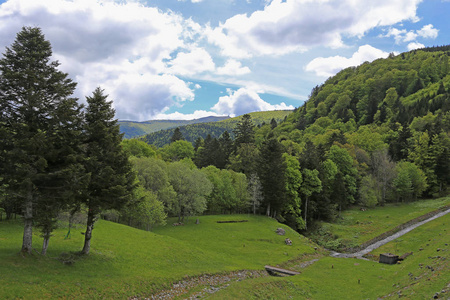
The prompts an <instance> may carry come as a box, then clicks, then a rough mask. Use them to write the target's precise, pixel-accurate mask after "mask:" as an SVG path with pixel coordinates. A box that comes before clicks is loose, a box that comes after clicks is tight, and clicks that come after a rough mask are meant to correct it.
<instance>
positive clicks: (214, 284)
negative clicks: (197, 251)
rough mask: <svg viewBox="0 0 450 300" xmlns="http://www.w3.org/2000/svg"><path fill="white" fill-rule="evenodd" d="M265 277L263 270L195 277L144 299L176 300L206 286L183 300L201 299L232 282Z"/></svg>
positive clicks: (265, 273)
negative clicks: (199, 287)
mask: <svg viewBox="0 0 450 300" xmlns="http://www.w3.org/2000/svg"><path fill="white" fill-rule="evenodd" d="M265 276H268V274H267V272H266V271H261V270H259V271H256V270H252V271H249V270H243V271H235V272H230V273H226V274H215V275H202V276H199V277H194V278H190V279H187V280H183V281H179V282H177V283H174V284H173V287H172V288H171V289H170V290H165V291H161V292H159V293H158V294H155V295H152V296H150V297H148V298H144V299H146V300H150V299H151V300H156V299H158V300H160V299H163V300H168V299H174V298H175V297H183V295H186V294H189V292H190V290H192V289H194V288H196V287H198V286H204V288H203V289H202V290H201V291H199V292H196V293H193V294H191V295H190V296H188V297H186V298H183V299H199V298H202V297H204V296H207V295H210V294H213V293H215V292H218V291H220V290H221V289H224V288H226V287H228V286H229V285H230V283H231V282H235V281H242V280H244V279H249V278H257V277H265ZM135 299H136V298H135Z"/></svg>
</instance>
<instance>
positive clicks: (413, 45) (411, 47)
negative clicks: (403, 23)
mask: <svg viewBox="0 0 450 300" xmlns="http://www.w3.org/2000/svg"><path fill="white" fill-rule="evenodd" d="M407 48H408V51H411V50H415V49H420V48H425V45H424V44H421V43H417V42H414V43H409V44H408V46H407Z"/></svg>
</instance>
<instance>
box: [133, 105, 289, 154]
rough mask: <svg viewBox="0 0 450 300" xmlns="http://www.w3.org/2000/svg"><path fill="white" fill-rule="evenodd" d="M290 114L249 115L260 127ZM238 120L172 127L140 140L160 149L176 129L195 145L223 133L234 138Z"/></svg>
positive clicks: (260, 113)
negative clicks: (198, 141) (200, 139)
mask: <svg viewBox="0 0 450 300" xmlns="http://www.w3.org/2000/svg"><path fill="white" fill-rule="evenodd" d="M291 113H292V111H290V110H277V111H261V112H253V113H250V114H249V115H250V116H251V117H252V119H253V122H254V123H255V125H262V124H266V123H270V122H271V120H272V119H273V120H275V121H276V122H281V121H283V120H284V119H285V118H286V116H288V115H289V114H291ZM240 118H241V117H240V116H239V117H235V118H227V119H225V120H219V121H208V122H202V123H201V124H200V123H198V124H189V125H179V126H174V127H172V128H170V129H163V130H160V131H157V132H152V133H149V134H147V135H145V136H143V137H142V140H144V141H145V142H146V143H148V144H151V145H154V146H156V147H162V146H164V145H167V144H169V143H170V139H171V137H172V135H173V134H174V131H175V128H176V127H179V128H180V132H181V133H182V135H183V138H184V139H185V140H186V141H189V142H191V143H195V141H196V140H197V139H198V138H202V139H205V138H206V137H207V136H208V135H211V137H213V138H219V137H220V136H221V135H222V134H223V133H224V132H225V131H228V133H230V134H231V136H232V137H234V135H233V133H232V132H233V129H234V127H235V126H236V124H237V123H238V122H239V120H240Z"/></svg>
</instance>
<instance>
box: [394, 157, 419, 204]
mask: <svg viewBox="0 0 450 300" xmlns="http://www.w3.org/2000/svg"><path fill="white" fill-rule="evenodd" d="M396 171H397V177H396V178H395V179H394V183H393V184H394V187H395V189H396V192H397V199H398V200H401V201H411V200H413V199H417V197H420V196H421V195H422V193H423V192H424V191H425V189H426V188H427V178H426V176H425V174H424V172H423V171H422V170H421V169H419V167H417V166H416V165H415V164H414V163H411V162H400V163H398V164H397V170H396Z"/></svg>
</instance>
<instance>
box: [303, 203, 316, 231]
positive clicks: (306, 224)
mask: <svg viewBox="0 0 450 300" xmlns="http://www.w3.org/2000/svg"><path fill="white" fill-rule="evenodd" d="M308 198H309V197H306V200H305V230H308V218H307V217H308ZM313 216H314V215H313Z"/></svg>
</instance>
